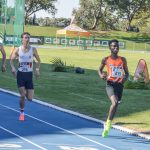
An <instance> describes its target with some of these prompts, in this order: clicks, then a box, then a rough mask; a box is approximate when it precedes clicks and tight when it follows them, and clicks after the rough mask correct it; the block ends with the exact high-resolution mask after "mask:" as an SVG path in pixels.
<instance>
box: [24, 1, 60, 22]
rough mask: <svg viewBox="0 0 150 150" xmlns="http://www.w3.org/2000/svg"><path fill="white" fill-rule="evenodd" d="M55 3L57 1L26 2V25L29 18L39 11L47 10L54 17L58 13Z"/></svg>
mask: <svg viewBox="0 0 150 150" xmlns="http://www.w3.org/2000/svg"><path fill="white" fill-rule="evenodd" d="M55 2H57V0H25V24H26V20H27V18H28V17H29V16H31V15H32V14H34V13H35V12H37V11H39V10H45V11H47V12H49V13H51V14H53V15H54V14H55V13H56V8H55V5H54V4H55Z"/></svg>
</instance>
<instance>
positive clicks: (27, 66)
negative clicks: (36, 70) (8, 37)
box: [19, 62, 32, 72]
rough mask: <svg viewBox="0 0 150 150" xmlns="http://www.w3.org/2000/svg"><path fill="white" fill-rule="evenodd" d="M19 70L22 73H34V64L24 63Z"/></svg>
mask: <svg viewBox="0 0 150 150" xmlns="http://www.w3.org/2000/svg"><path fill="white" fill-rule="evenodd" d="M19 68H20V69H19V70H20V71H22V72H29V71H32V63H31V62H22V63H20V64H19Z"/></svg>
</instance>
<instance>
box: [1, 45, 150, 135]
mask: <svg viewBox="0 0 150 150" xmlns="http://www.w3.org/2000/svg"><path fill="white" fill-rule="evenodd" d="M38 51H39V54H40V57H41V60H42V64H41V76H40V78H39V79H38V80H35V79H34V82H35V98H38V99H41V100H43V101H46V102H48V103H52V104H55V105H57V106H61V107H63V108H67V109H70V110H73V111H76V112H80V113H83V114H86V115H88V116H92V117H94V118H98V119H101V120H105V119H106V117H107V113H108V109H109V106H110V102H109V100H108V98H107V96H106V93H105V82H104V81H103V80H101V79H100V78H99V76H98V73H97V70H98V67H99V64H100V61H101V59H102V58H103V57H104V56H107V55H109V51H107V50H106V51H94V50H87V51H86V50H79V49H77V48H76V49H75V48H74V49H59V48H58V49H39V50H38ZM6 52H7V58H9V54H10V48H9V47H6ZM120 55H123V56H125V57H126V58H127V61H128V66H129V71H130V74H132V75H133V74H134V71H135V69H136V65H137V62H138V60H139V59H140V58H143V59H145V60H146V62H147V64H148V69H149V70H150V53H142V52H125V51H120ZM54 57H60V58H61V59H62V60H63V61H65V62H66V64H67V65H68V66H69V65H74V66H75V67H78V66H79V67H82V68H84V69H85V74H76V73H75V72H73V71H70V72H52V70H51V63H50V61H51V60H52V59H53V58H54ZM0 76H1V78H0V87H2V88H6V89H10V90H12V91H17V87H16V80H15V79H14V78H13V76H12V74H11V71H10V66H9V61H7V72H6V73H1V74H0ZM149 116H150V90H142V89H140V90H136V89H133V90H130V89H125V90H124V94H123V98H122V103H121V104H120V106H119V108H118V112H117V114H116V116H115V119H114V123H116V124H120V125H121V126H125V127H128V128H130V129H135V130H137V131H141V132H144V133H150V117H149Z"/></svg>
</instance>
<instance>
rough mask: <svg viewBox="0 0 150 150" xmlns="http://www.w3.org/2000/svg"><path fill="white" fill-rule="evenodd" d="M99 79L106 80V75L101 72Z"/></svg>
mask: <svg viewBox="0 0 150 150" xmlns="http://www.w3.org/2000/svg"><path fill="white" fill-rule="evenodd" d="M101 78H102V79H103V80H106V79H107V74H106V73H104V72H103V73H102V74H101Z"/></svg>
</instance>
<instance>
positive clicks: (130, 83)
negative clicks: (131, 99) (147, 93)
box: [124, 76, 150, 89]
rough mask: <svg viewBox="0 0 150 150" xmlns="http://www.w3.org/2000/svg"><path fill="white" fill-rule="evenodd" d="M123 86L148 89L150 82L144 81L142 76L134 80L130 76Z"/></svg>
mask: <svg viewBox="0 0 150 150" xmlns="http://www.w3.org/2000/svg"><path fill="white" fill-rule="evenodd" d="M124 87H125V88H126V89H150V84H149V83H147V84H146V83H145V82H144V78H140V79H138V80H136V81H135V80H134V79H133V77H132V76H130V78H129V79H128V80H127V81H126V82H125V84H124Z"/></svg>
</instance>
